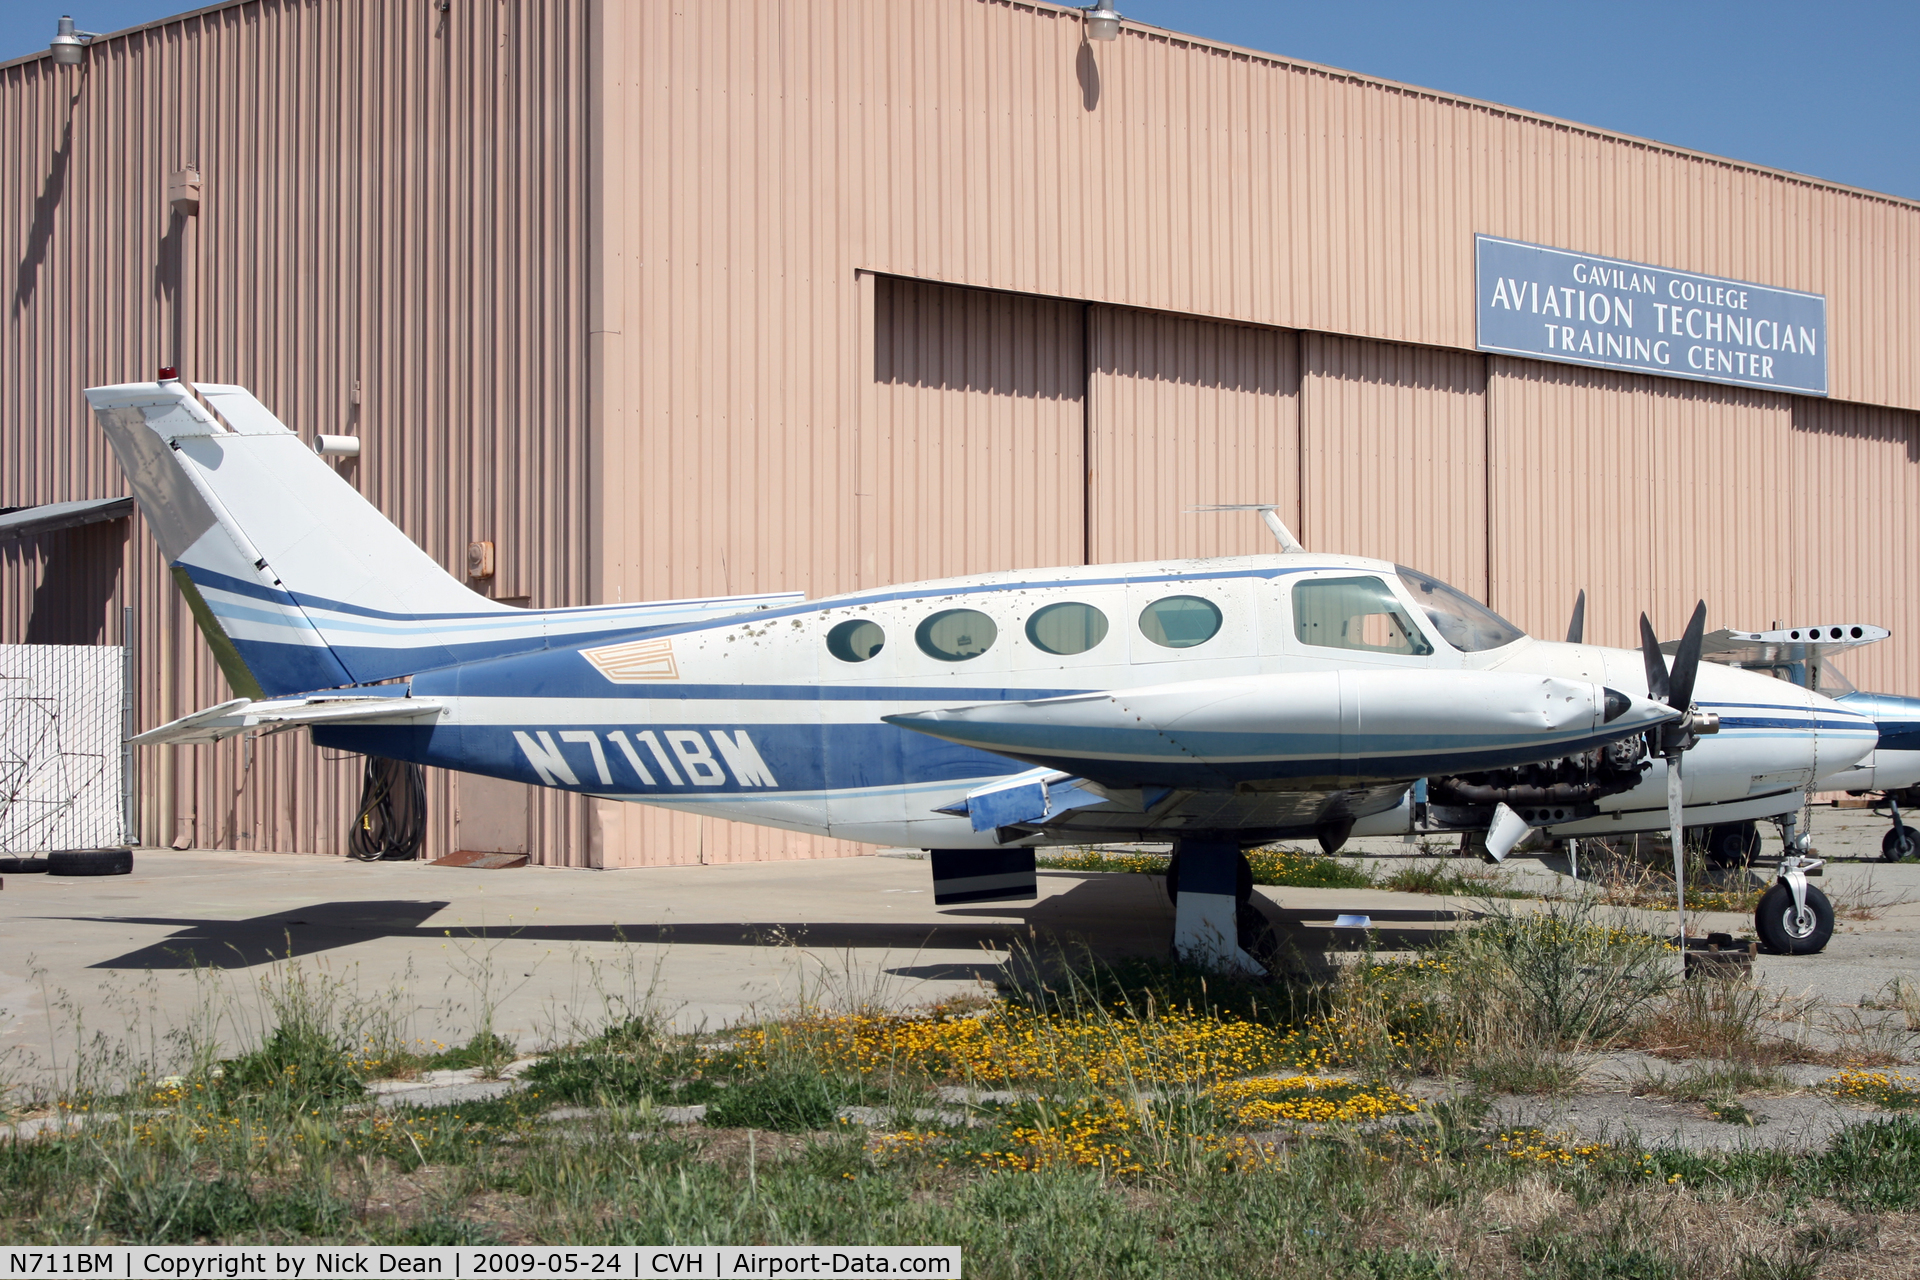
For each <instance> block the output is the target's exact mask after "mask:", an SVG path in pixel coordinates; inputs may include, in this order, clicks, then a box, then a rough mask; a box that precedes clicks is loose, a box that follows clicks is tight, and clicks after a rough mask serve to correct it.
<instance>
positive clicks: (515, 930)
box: [74, 900, 1047, 970]
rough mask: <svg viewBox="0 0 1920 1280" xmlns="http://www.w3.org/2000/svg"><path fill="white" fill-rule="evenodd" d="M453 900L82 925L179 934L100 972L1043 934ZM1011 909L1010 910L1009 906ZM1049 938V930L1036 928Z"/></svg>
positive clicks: (955, 923)
mask: <svg viewBox="0 0 1920 1280" xmlns="http://www.w3.org/2000/svg"><path fill="white" fill-rule="evenodd" d="M448 905H450V904H448V903H445V902H385V901H364V900H362V901H346V902H318V903H314V904H312V905H310V906H305V907H297V908H293V909H290V910H286V911H276V912H273V913H271V914H269V915H263V916H253V917H249V918H246V919H242V920H221V919H190V918H182V917H157V916H89V917H74V918H75V919H84V920H86V921H89V922H98V923H102V924H133V925H147V926H157V927H161V928H172V929H173V931H174V932H173V933H172V934H171V935H169V936H168V937H165V938H162V939H160V940H159V941H157V942H151V943H148V944H147V945H145V946H142V947H138V948H136V949H134V950H132V951H128V952H126V953H124V954H122V955H118V956H115V957H113V958H112V959H109V960H101V961H98V962H96V963H95V964H93V965H91V966H89V967H91V968H95V969H161V970H165V969H191V968H196V967H198V968H213V969H247V968H252V967H254V966H256V965H262V964H271V963H272V962H274V961H276V960H286V959H297V958H299V957H302V956H309V955H316V954H318V953H320V952H325V951H333V950H336V949H338V948H341V947H350V946H354V945H357V944H359V943H364V942H370V941H374V940H377V939H403V940H416V941H421V942H429V941H432V942H438V941H444V940H446V939H447V938H449V937H451V938H453V939H455V940H458V941H462V942H467V941H479V940H508V939H515V940H520V941H527V942H546V943H556V942H558V943H565V942H610V943H618V942H626V943H637V944H647V945H664V946H673V945H679V946H695V947H769V946H773V947H777V946H791V947H795V948H807V949H824V950H845V949H854V950H867V949H881V950H892V951H903V952H909V953H911V952H915V951H924V950H934V949H937V950H943V951H955V950H978V949H981V948H985V949H988V950H993V951H1005V950H1006V949H1007V948H1009V947H1011V946H1012V945H1013V944H1014V943H1015V942H1017V941H1019V940H1020V939H1023V938H1027V937H1029V936H1030V935H1031V934H1032V933H1034V932H1035V930H1034V929H1030V928H1029V926H1028V924H1027V923H1026V922H1024V921H1022V920H1019V919H1008V917H1009V916H1019V915H1020V914H1021V913H1020V912H1019V911H1017V910H1014V911H1008V910H1002V911H998V912H994V913H993V914H994V915H996V916H998V917H999V919H998V920H997V921H993V922H989V921H985V920H981V921H975V920H965V919H961V920H941V921H919V922H914V921H901V922H900V923H897V924H896V923H893V922H890V921H874V922H842V921H740V922H727V923H715V922H710V921H683V922H669V923H664V924H662V923H647V924H619V923H608V924H526V925H519V924H516V925H509V926H505V927H484V928H482V927H476V926H470V925H467V924H464V923H454V922H448V923H444V924H442V923H433V922H431V921H432V917H433V916H435V915H437V914H438V913H439V912H440V911H442V910H444V909H445V908H446V907H447V906H448ZM1010 905H1011V904H1010ZM1038 928H1039V930H1040V931H1041V932H1046V931H1047V930H1045V927H1044V925H1040V926H1038Z"/></svg>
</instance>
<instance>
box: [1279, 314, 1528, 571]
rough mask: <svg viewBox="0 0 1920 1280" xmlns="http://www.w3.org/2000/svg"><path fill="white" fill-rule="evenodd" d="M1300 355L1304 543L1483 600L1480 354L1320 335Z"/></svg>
mask: <svg viewBox="0 0 1920 1280" xmlns="http://www.w3.org/2000/svg"><path fill="white" fill-rule="evenodd" d="M1300 349H1301V377H1300V441H1301V455H1302V459H1301V467H1300V477H1301V485H1300V487H1301V498H1300V506H1301V516H1300V527H1299V528H1298V529H1297V530H1296V532H1297V533H1298V534H1299V536H1300V540H1301V541H1302V542H1303V543H1305V544H1306V546H1307V547H1308V549H1309V550H1313V551H1331V552H1339V553H1341V554H1345V555H1356V556H1378V557H1380V558H1381V559H1383V560H1394V561H1398V562H1399V563H1401V564H1408V565H1412V566H1413V567H1415V568H1417V569H1421V570H1424V571H1425V572H1427V573H1432V574H1438V575H1439V576H1440V577H1442V578H1444V579H1445V580H1446V581H1448V582H1450V583H1452V584H1453V585H1454V586H1456V587H1458V588H1460V589H1461V590H1462V591H1465V592H1466V593H1467V594H1469V595H1472V596H1477V597H1479V598H1480V599H1482V600H1485V599H1486V598H1487V373H1486V357H1484V356H1480V355H1475V354H1472V353H1469V352H1462V351H1442V350H1439V349H1436V348H1433V347H1409V346H1400V345H1397V344H1393V343H1385V342H1368V341H1365V340H1362V339H1357V338H1337V337H1333V336H1330V335H1328V334H1320V333H1309V334H1303V335H1302V337H1301V344H1300ZM1496 607H1498V605H1497V603H1496Z"/></svg>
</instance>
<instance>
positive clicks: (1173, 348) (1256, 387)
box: [1087, 306, 1300, 564]
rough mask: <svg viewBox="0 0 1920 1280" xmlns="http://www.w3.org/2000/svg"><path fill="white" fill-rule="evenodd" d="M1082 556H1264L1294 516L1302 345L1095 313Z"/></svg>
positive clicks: (1168, 319) (1138, 314) (1286, 337)
mask: <svg viewBox="0 0 1920 1280" xmlns="http://www.w3.org/2000/svg"><path fill="white" fill-rule="evenodd" d="M1088 311H1089V314H1090V324H1091V325H1092V332H1091V334H1090V343H1089V349H1090V351H1091V353H1092V357H1093V358H1092V375H1091V381H1090V386H1089V401H1088V426H1089V430H1088V438H1089V456H1088V459H1087V509H1088V520H1087V544H1088V554H1087V559H1088V560H1089V562H1091V563H1093V564H1111V563H1116V562H1126V561H1132V560H1151V559H1157V558H1161V557H1186V556H1214V555H1266V554H1270V553H1272V552H1274V551H1276V550H1278V547H1277V546H1276V545H1275V543H1274V540H1273V535H1272V534H1270V533H1268V532H1267V529H1266V526H1265V525H1264V524H1263V523H1261V521H1260V520H1259V519H1258V517H1256V516H1254V515H1252V514H1250V513H1246V512H1221V513H1218V514H1207V513H1195V512H1191V511H1190V510H1189V508H1192V507H1196V506H1206V505H1210V504H1214V503H1228V502H1272V503H1277V504H1279V507H1280V517H1281V519H1283V520H1285V521H1286V522H1287V524H1288V525H1289V526H1290V527H1291V526H1295V525H1297V523H1298V520H1299V515H1300V510H1299V506H1300V495H1299V477H1300V452H1299V440H1300V335H1299V334H1297V333H1293V332H1291V331H1288V330H1284V329H1256V328H1249V327H1247V326H1244V325H1232V324H1216V323H1213V322H1211V321H1205V320H1189V319H1185V318H1183V317H1179V316H1169V315H1163V314H1160V313H1157V312H1151V311H1130V310H1126V309H1123V308H1118V307H1099V306H1096V307H1090V308H1088Z"/></svg>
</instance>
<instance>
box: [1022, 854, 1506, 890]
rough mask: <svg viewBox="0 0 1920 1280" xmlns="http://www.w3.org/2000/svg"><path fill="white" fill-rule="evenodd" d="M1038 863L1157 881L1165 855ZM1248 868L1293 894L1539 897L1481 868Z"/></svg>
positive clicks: (1340, 864) (1296, 862)
mask: <svg viewBox="0 0 1920 1280" xmlns="http://www.w3.org/2000/svg"><path fill="white" fill-rule="evenodd" d="M1038 860H1039V863H1040V865H1041V866H1043V867H1050V868H1053V869H1055V870H1059V871H1110V872H1113V871H1117V872H1131V873H1134V874H1136V875H1154V876H1157V875H1165V874H1166V871H1167V861H1168V856H1167V855H1166V854H1164V853H1132V852H1115V851H1110V850H1101V849H1091V848H1089V849H1076V850H1074V851H1072V852H1068V853H1042V854H1040V855H1039V859H1038ZM1247 864H1248V865H1249V866H1250V867H1251V868H1252V869H1253V882H1254V883H1255V884H1263V885H1275V886H1286V887H1291V888H1296V889H1394V890H1398V891H1399V892H1402V893H1433V894H1443V895H1451V896H1459V897H1474V898H1531V897H1537V896H1539V895H1537V894H1534V893H1529V892H1527V891H1526V890H1523V889H1517V888H1514V887H1512V886H1510V885H1509V884H1507V883H1506V882H1505V881H1504V879H1503V877H1502V876H1501V875H1500V873H1499V872H1497V871H1494V870H1491V869H1489V868H1486V867H1480V866H1454V865H1450V864H1448V863H1440V864H1438V865H1422V864H1414V865H1411V866H1404V867H1399V868H1396V869H1395V870H1393V871H1391V872H1388V873H1387V874H1386V875H1385V876H1380V875H1376V874H1375V873H1374V872H1372V871H1370V870H1369V869H1368V868H1367V866H1366V864H1365V863H1362V862H1359V861H1357V860H1355V859H1351V858H1336V857H1334V856H1332V855H1331V854H1324V853H1315V852H1313V851H1311V850H1307V849H1295V848H1290V847H1286V846H1273V847H1270V848H1266V849H1252V850H1249V851H1248V853H1247Z"/></svg>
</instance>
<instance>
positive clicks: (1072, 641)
mask: <svg viewBox="0 0 1920 1280" xmlns="http://www.w3.org/2000/svg"><path fill="white" fill-rule="evenodd" d="M1106 638H1107V615H1106V614H1104V613H1102V612H1100V611H1099V610H1098V609H1096V608H1094V607H1093V606H1092V605H1090V604H1081V603H1079V602H1078V601H1074V600H1069V601H1066V602H1064V603H1062V604H1050V605H1048V606H1047V607H1046V608H1044V609H1042V610H1040V611H1039V612H1038V613H1036V614H1034V615H1033V616H1032V617H1031V618H1028V619H1027V639H1029V640H1031V641H1032V642H1033V647H1034V648H1036V649H1038V650H1040V652H1042V653H1054V654H1059V655H1060V656H1062V657H1069V656H1071V655H1073V654H1076V653H1085V652H1086V651H1087V650H1089V649H1091V648H1093V646H1095V645H1097V644H1099V643H1100V642H1101V641H1102V640H1105V639H1106Z"/></svg>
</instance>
